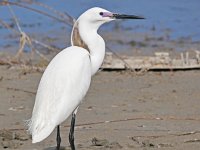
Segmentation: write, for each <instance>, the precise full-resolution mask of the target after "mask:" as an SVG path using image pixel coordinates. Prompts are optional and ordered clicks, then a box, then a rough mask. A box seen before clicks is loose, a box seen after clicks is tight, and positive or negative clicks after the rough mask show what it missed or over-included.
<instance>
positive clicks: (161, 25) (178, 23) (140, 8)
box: [0, 0, 200, 45]
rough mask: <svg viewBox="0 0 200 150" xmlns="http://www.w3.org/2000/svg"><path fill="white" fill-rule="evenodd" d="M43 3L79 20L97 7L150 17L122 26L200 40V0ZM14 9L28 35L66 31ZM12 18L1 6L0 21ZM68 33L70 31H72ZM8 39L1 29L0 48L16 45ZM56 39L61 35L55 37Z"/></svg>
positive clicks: (54, 23) (6, 32)
mask: <svg viewBox="0 0 200 150" xmlns="http://www.w3.org/2000/svg"><path fill="white" fill-rule="evenodd" d="M39 2H41V3H45V4H47V5H49V6H51V7H53V8H54V9H56V10H59V11H61V12H67V13H68V14H70V15H71V16H73V17H75V18H77V17H78V16H79V15H80V14H81V13H82V12H84V11H85V10H87V9H88V8H91V7H94V6H99V7H102V8H105V9H108V10H110V11H113V12H121V13H126V14H135V15H142V16H144V17H146V19H145V20H142V21H141V20H134V21H125V22H123V23H122V24H121V25H122V26H123V27H125V28H131V29H132V30H133V31H134V32H146V33H148V32H152V29H156V31H155V34H156V35H157V36H159V35H163V34H165V32H168V34H169V36H170V38H171V39H179V38H191V39H192V40H193V41H199V40H200V30H199V28H200V13H199V9H200V1H199V0H190V1H188V0H169V1H166V0H151V1H149V0H140V1H136V0H126V1H121V0H115V1H108V0H101V1H99V0H73V1H66V0H56V1H55V0H48V1H47V0H40V1H39ZM32 7H34V8H37V9H43V8H41V7H39V6H37V5H32ZM12 8H13V10H14V11H15V13H16V16H17V17H18V18H19V21H20V24H21V26H22V28H23V30H24V31H26V32H27V33H31V34H36V35H37V33H40V34H41V33H42V34H46V35H48V33H50V32H51V31H55V30H57V29H60V28H65V27H66V25H65V24H63V23H58V22H57V21H55V20H52V19H50V18H48V17H44V16H42V15H40V14H37V13H34V12H31V11H29V10H26V9H23V8H19V7H16V6H13V7H12ZM43 10H44V9H43ZM45 11H48V10H45ZM11 18H12V17H11V15H10V13H9V10H8V8H7V7H5V6H1V7H0V19H1V20H4V21H6V22H8V23H12V22H13V21H12V19H11ZM112 25H113V24H111V25H110V26H112ZM110 26H105V27H103V29H102V30H108V28H109V27H110ZM136 27H137V28H136ZM15 28H16V27H15ZM68 29H69V30H70V28H68ZM8 35H10V32H9V31H8V30H7V29H5V28H0V45H5V44H8V43H9V44H15V43H16V41H15V40H9V37H10V36H9V37H8ZM52 36H59V35H55V34H54V35H52ZM4 39H6V40H4Z"/></svg>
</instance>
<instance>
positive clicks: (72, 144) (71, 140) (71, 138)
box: [69, 113, 76, 150]
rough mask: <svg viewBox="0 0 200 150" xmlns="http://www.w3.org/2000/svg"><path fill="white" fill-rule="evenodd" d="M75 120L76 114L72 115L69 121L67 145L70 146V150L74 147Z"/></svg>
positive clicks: (73, 149)
mask: <svg viewBox="0 0 200 150" xmlns="http://www.w3.org/2000/svg"><path fill="white" fill-rule="evenodd" d="M75 120H76V114H74V113H73V114H72V120H71V127H70V132H69V143H70V146H71V149H72V150H75V145H74V126H75Z"/></svg>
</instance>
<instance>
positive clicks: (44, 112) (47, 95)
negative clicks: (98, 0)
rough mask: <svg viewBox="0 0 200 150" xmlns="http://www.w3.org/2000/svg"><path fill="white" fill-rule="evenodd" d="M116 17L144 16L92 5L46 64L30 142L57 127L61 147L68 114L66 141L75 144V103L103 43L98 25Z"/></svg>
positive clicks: (87, 82) (98, 62)
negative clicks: (66, 42) (68, 42)
mask: <svg viewBox="0 0 200 150" xmlns="http://www.w3.org/2000/svg"><path fill="white" fill-rule="evenodd" d="M115 19H143V17H139V16H135V15H124V14H121V15H120V14H116V13H111V12H109V11H107V10H105V9H102V8H98V7H95V8H91V9H89V10H87V11H86V12H84V13H83V14H82V15H81V16H80V17H79V18H78V19H77V21H76V22H75V24H74V27H73V30H72V34H71V44H72V46H71V47H68V48H66V49H64V50H62V51H61V52H60V53H58V54H57V55H56V56H55V57H54V58H53V59H52V61H51V62H50V64H49V65H48V66H47V68H46V70H45V72H44V74H43V76H42V78H41V81H40V83H39V87H38V90H37V94H36V100H35V105H34V108H33V112H32V118H31V119H30V122H29V131H30V133H31V134H32V143H37V142H40V141H42V140H44V139H45V138H47V137H48V136H49V135H50V134H51V133H52V131H53V130H54V128H55V127H57V150H59V149H60V143H61V138H60V127H59V125H60V124H61V123H62V122H63V121H65V120H66V119H67V118H68V117H69V116H70V115H71V114H72V120H71V128H70V133H69V142H70V146H71V149H72V150H75V145H74V126H75V117H76V112H77V110H78V107H79V105H80V103H81V101H82V99H83V98H84V96H85V95H86V93H87V91H88V89H89V86H90V82H91V77H92V76H93V75H94V74H95V73H96V72H97V71H98V69H99V68H100V66H101V64H102V62H103V59H104V55H105V43H104V40H103V38H102V37H101V36H100V35H99V34H98V33H97V30H98V28H99V27H100V26H101V25H102V24H104V23H106V22H109V21H112V20H115Z"/></svg>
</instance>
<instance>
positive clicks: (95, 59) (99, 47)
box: [71, 22, 105, 76]
mask: <svg viewBox="0 0 200 150" xmlns="http://www.w3.org/2000/svg"><path fill="white" fill-rule="evenodd" d="M97 30H98V26H91V25H90V24H88V23H87V22H76V23H75V25H74V27H73V31H72V36H71V43H72V45H73V46H79V47H83V48H85V49H86V50H88V51H89V53H90V60H91V71H92V72H91V73H92V76H93V75H94V74H95V73H96V72H97V71H98V70H99V68H100V67H101V65H102V63H103V59H104V56H105V42H104V40H103V38H102V37H101V36H100V35H99V34H98V33H97Z"/></svg>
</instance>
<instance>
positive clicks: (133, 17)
mask: <svg viewBox="0 0 200 150" xmlns="http://www.w3.org/2000/svg"><path fill="white" fill-rule="evenodd" d="M113 18H115V19H145V18H144V17H141V16H135V15H125V14H113Z"/></svg>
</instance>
